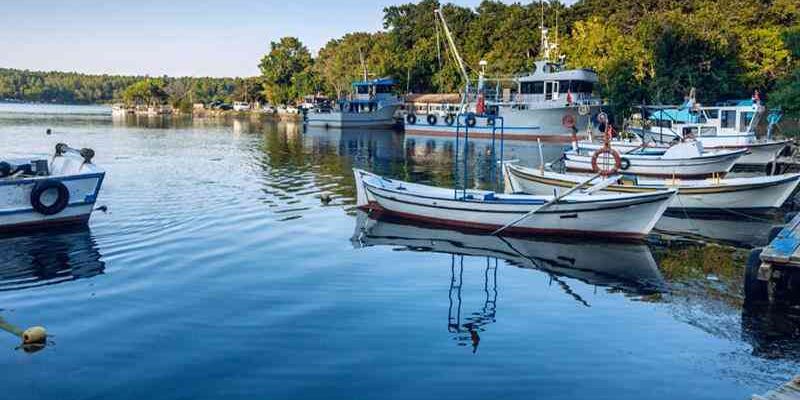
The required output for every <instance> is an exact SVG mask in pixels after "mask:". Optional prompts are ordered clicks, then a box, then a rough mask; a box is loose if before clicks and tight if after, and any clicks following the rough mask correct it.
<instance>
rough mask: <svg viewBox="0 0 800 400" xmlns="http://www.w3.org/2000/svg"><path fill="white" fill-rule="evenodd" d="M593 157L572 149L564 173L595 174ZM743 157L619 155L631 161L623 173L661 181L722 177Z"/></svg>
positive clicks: (738, 153) (731, 154)
mask: <svg viewBox="0 0 800 400" xmlns="http://www.w3.org/2000/svg"><path fill="white" fill-rule="evenodd" d="M592 155H593V151H591V150H588V149H580V150H579V151H575V150H571V151H568V152H566V153H564V158H565V159H564V164H565V167H566V169H567V171H571V172H594V170H593V168H592ZM742 155H744V150H741V151H730V152H723V153H716V154H710V155H705V154H704V155H702V156H700V157H692V158H679V159H667V158H663V157H661V156H654V155H630V154H622V158H623V159H626V160H628V161H629V162H630V166H629V167H628V168H627V169H625V170H624V171H622V172H625V173H628V174H633V175H640V176H651V177H661V178H673V177H675V178H694V179H697V178H706V177H710V176H713V175H725V174H726V173H728V172H729V171H730V170H731V168H733V166H734V165H735V164H736V161H737V160H738V159H739V158H740V157H741V156H742Z"/></svg>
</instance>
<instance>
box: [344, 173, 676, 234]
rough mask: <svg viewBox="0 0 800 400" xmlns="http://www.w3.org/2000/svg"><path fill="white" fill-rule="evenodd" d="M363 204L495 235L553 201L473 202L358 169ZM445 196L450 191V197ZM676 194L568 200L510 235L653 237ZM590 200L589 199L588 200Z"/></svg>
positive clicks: (473, 195)
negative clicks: (497, 231)
mask: <svg viewBox="0 0 800 400" xmlns="http://www.w3.org/2000/svg"><path fill="white" fill-rule="evenodd" d="M355 173H356V176H357V177H356V184H357V185H360V186H362V188H361V189H357V190H360V191H359V193H358V194H357V197H358V200H359V205H361V206H362V207H363V208H369V209H373V210H378V211H380V212H383V213H388V214H393V215H395V216H399V217H401V218H405V219H410V220H417V221H422V222H427V223H432V224H436V225H442V226H452V227H458V228H464V229H473V230H480V231H494V230H496V229H498V228H500V227H503V226H506V225H507V224H509V223H512V222H514V221H516V220H518V219H520V218H521V217H523V216H525V215H526V214H528V213H529V212H530V211H532V210H534V209H536V208H537V207H541V206H542V205H543V204H545V203H546V202H547V201H549V200H551V199H552V198H551V197H547V196H540V197H539V198H532V197H531V196H528V197H519V196H518V197H513V196H512V197H508V198H503V199H500V198H498V199H497V200H477V199H479V198H481V196H483V198H485V196H487V195H488V196H492V195H493V194H492V193H491V192H482V191H468V192H467V194H468V196H467V197H461V198H453V197H454V196H453V192H452V191H450V190H447V189H440V188H432V187H428V186H424V185H416V184H412V183H408V182H400V181H389V180H386V179H383V178H380V177H376V176H374V175H371V174H369V173H366V172H364V171H359V170H356V171H355ZM445 192H449V193H450V195H449V197H448V195H447V194H445ZM674 194H675V192H674V191H660V192H655V193H648V194H644V195H632V196H618V195H615V196H597V197H593V198H592V199H581V200H578V199H567V200H564V201H563V202H559V203H557V204H555V205H552V206H550V207H548V208H547V209H545V210H542V211H540V212H537V213H536V214H535V215H532V216H529V217H528V218H525V219H523V220H521V221H518V223H516V224H514V225H513V226H512V227H510V228H508V229H507V230H505V231H504V232H507V233H509V234H521V235H557V236H560V235H571V236H573V235H574V236H600V237H607V238H614V239H641V238H643V237H645V236H646V235H647V234H649V233H650V230H651V229H652V228H653V226H654V225H655V223H656V221H658V218H659V217H660V216H661V214H662V213H663V212H664V211H665V210H666V208H667V205H668V204H669V202H670V201H671V200H672V197H673V196H674ZM584 197H589V196H584Z"/></svg>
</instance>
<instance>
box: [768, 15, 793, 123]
mask: <svg viewBox="0 0 800 400" xmlns="http://www.w3.org/2000/svg"><path fill="white" fill-rule="evenodd" d="M782 38H783V41H784V42H785V43H786V44H787V46H788V47H789V51H790V52H791V56H792V59H793V60H794V65H792V68H791V71H792V72H791V73H790V74H788V75H786V76H785V77H783V78H782V79H781V80H779V81H778V83H777V85H776V86H777V89H776V90H774V91H773V92H771V93H770V96H769V98H768V104H769V105H770V106H771V107H781V108H782V109H783V111H784V112H785V113H786V115H787V116H789V117H790V118H794V119H798V120H800V25H797V26H794V27H793V28H791V29H787V30H786V31H785V32H784V33H783V35H782Z"/></svg>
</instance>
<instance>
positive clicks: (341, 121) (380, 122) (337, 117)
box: [306, 105, 399, 128]
mask: <svg viewBox="0 0 800 400" xmlns="http://www.w3.org/2000/svg"><path fill="white" fill-rule="evenodd" d="M398 108H399V105H392V106H385V107H381V108H379V109H378V110H375V111H372V112H361V113H356V112H340V111H331V112H314V111H313V110H312V111H309V113H308V115H307V116H306V125H308V126H312V127H323V128H391V127H392V126H394V125H395V119H394V113H395V111H396V110H397V109H398Z"/></svg>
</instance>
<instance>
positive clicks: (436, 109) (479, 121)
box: [404, 10, 602, 143]
mask: <svg viewBox="0 0 800 400" xmlns="http://www.w3.org/2000/svg"><path fill="white" fill-rule="evenodd" d="M436 15H437V18H438V19H439V20H440V23H441V25H442V28H443V31H444V33H445V37H446V39H447V41H448V45H449V47H450V51H451V52H452V54H454V56H455V57H454V58H455V60H456V62H457V63H458V67H459V70H460V71H461V75H462V79H463V80H464V81H465V82H467V83H468V85H467V88H466V90H465V92H464V93H461V94H460V95H450V96H440V97H441V98H442V99H453V98H454V97H455V99H458V101H457V102H455V103H453V102H452V100H446V101H447V102H444V103H433V104H432V103H428V102H424V101H419V102H414V101H412V102H409V103H408V104H407V105H406V115H405V125H404V127H405V131H406V133H407V134H411V135H423V136H425V135H430V136H448V137H452V136H455V135H456V133H457V131H458V129H459V125H461V127H460V129H461V132H462V134H463V130H464V127H463V125H465V124H466V125H468V126H469V134H470V136H471V137H475V138H481V137H482V138H487V137H491V135H492V132H493V131H494V130H495V125H496V124H498V123H499V122H498V120H497V117H502V119H503V125H504V130H505V133H506V140H537V139H540V140H542V141H548V142H561V143H566V142H569V141H570V140H571V139H570V137H571V135H572V134H573V133H574V132H575V130H576V129H581V130H583V129H586V128H588V129H593V124H592V123H591V121H592V118H593V116H596V115H597V114H599V112H600V108H601V105H602V99H601V98H600V97H599V96H596V95H595V94H594V92H595V88H596V85H597V83H598V76H597V73H595V72H594V71H592V70H589V69H567V68H566V67H565V63H564V59H563V57H560V55H559V53H558V45H557V41H556V40H553V41H550V38H549V32H548V29H546V28H545V27H544V26H543V25H542V26H541V27H540V29H541V52H540V54H542V59H540V60H538V61H536V62H535V70H534V71H532V72H531V73H526V74H522V75H519V76H515V77H498V78H492V77H487V76H486V74H485V72H484V69H485V67H486V62H483V61H482V62H481V72H480V74H479V76H478V81H477V85H475V84H474V82H475V79H474V77H473V78H470V76H469V74H468V73H467V69H466V67H465V66H464V62H463V60H462V58H461V56H460V55H459V53H458V48H457V47H456V46H455V42H454V41H453V39H452V35H451V33H450V30H449V28H448V26H447V23H446V21H445V19H444V17H443V16H442V14H441V12H440V10H436ZM412 99H413V98H412ZM458 114H462V115H466V116H467V117H466V120H464V121H458V120H457V118H456V115H458ZM459 122H460V123H459Z"/></svg>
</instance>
